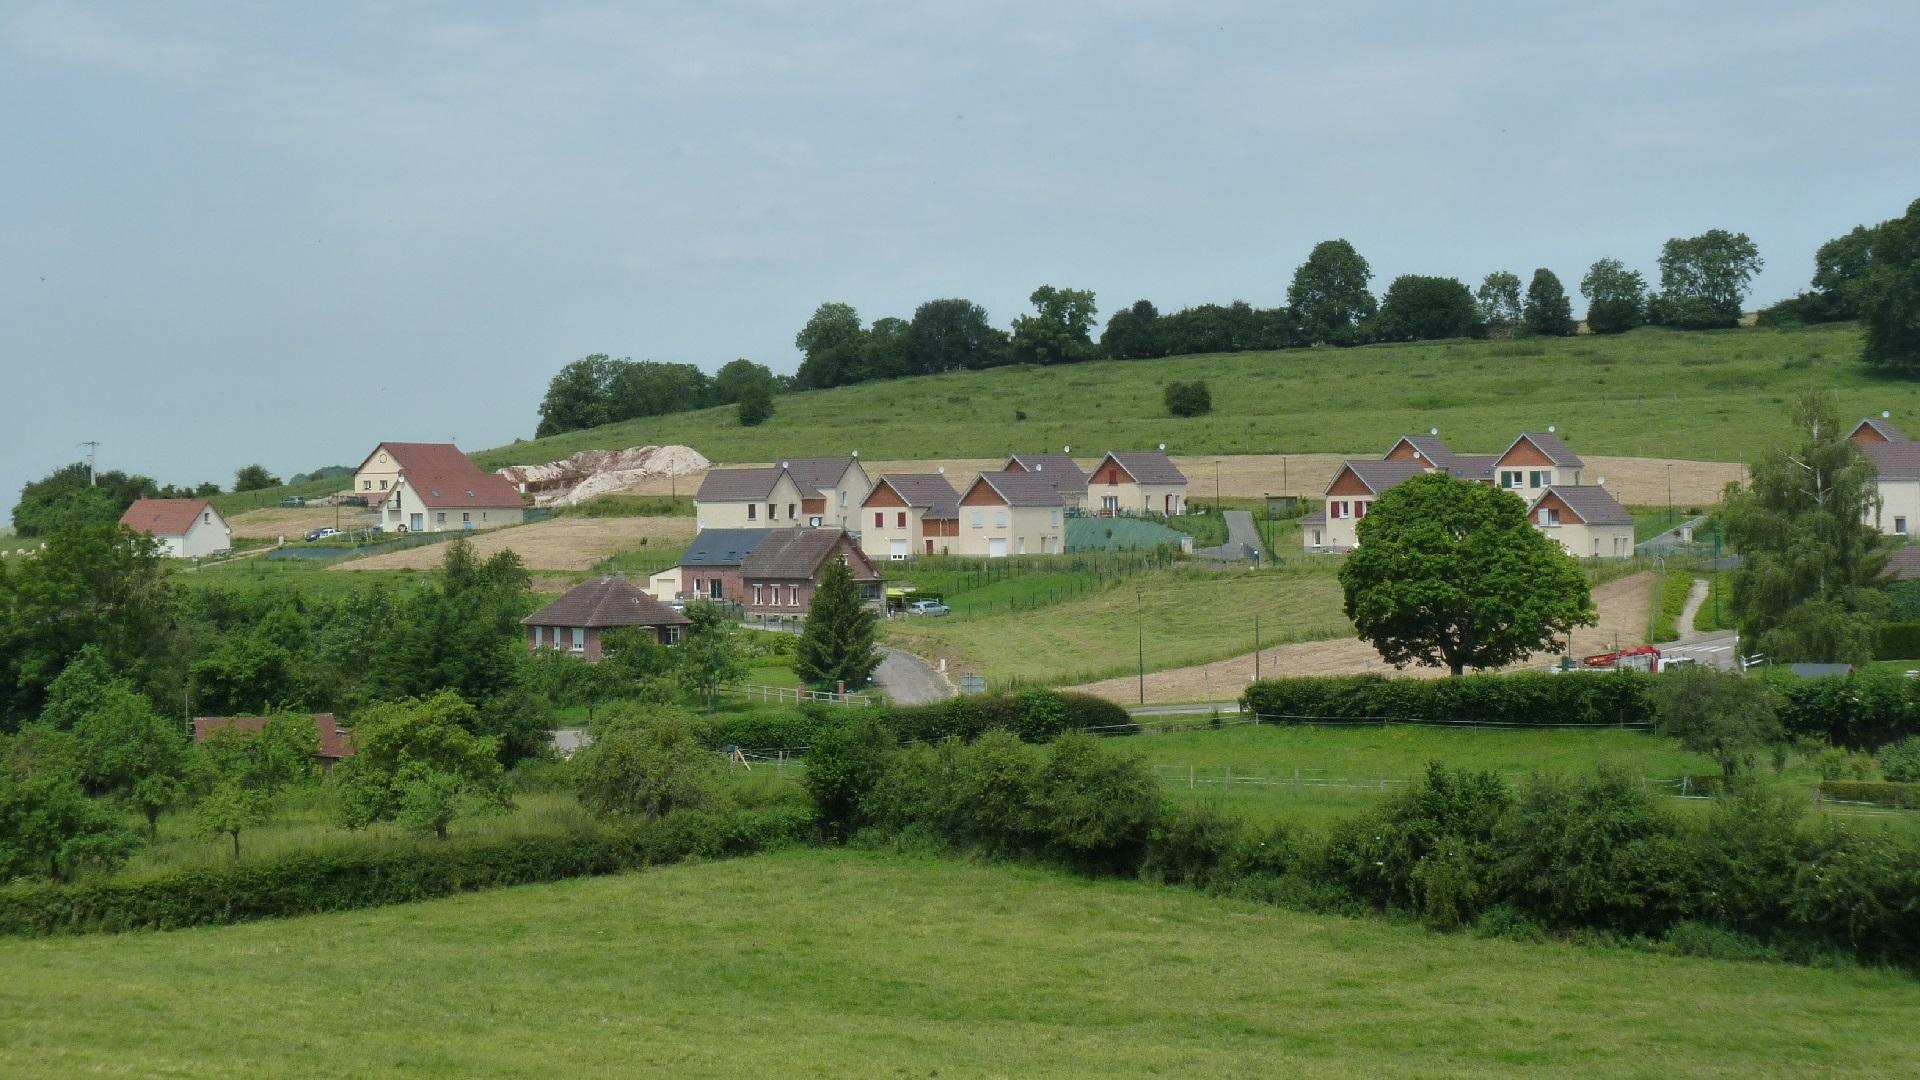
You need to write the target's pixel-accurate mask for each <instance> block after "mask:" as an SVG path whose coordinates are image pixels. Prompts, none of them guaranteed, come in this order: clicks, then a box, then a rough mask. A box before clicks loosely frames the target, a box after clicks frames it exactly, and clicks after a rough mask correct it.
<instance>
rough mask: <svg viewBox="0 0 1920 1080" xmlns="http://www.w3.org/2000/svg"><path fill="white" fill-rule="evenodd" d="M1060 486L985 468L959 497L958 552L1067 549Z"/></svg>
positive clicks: (993, 555)
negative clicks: (985, 470) (986, 470)
mask: <svg viewBox="0 0 1920 1080" xmlns="http://www.w3.org/2000/svg"><path fill="white" fill-rule="evenodd" d="M1065 515H1066V508H1065V506H1064V505H1062V503H1061V499H1060V489H1059V488H1056V487H1054V486H1053V483H1052V481H1050V480H1047V479H1046V478H1044V477H1042V476H1039V475H1036V474H1034V473H1018V472H991V471H988V472H983V473H981V474H980V476H979V478H978V479H976V480H974V482H973V486H971V487H969V488H967V491H966V494H964V495H962V496H960V521H959V533H960V535H959V536H958V537H957V538H955V540H954V544H953V553H954V554H956V555H975V556H978V555H985V556H987V557H988V558H994V559H997V558H1001V557H1002V556H1006V555H1054V554H1058V553H1060V552H1063V551H1065V550H1067V528H1066V522H1065V520H1064V518H1065Z"/></svg>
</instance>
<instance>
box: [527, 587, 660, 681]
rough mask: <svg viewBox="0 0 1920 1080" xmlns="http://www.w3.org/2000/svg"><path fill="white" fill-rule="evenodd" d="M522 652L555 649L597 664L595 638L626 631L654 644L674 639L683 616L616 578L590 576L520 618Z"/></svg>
mask: <svg viewBox="0 0 1920 1080" xmlns="http://www.w3.org/2000/svg"><path fill="white" fill-rule="evenodd" d="M520 625H522V626H525V627H526V628H527V648H528V649H533V650H537V649H559V650H562V651H564V652H568V653H571V654H573V655H575V656H582V657H585V658H586V659H588V660H599V659H600V658H601V656H602V655H603V654H602V648H601V644H602V642H601V638H602V635H603V634H605V633H606V632H607V631H609V630H617V629H624V628H632V629H637V630H642V631H647V632H650V633H652V635H653V638H654V640H655V641H658V642H659V643H660V644H662V645H672V644H674V643H675V642H677V641H679V640H680V633H681V629H682V628H683V627H685V626H686V625H687V617H686V616H685V615H682V614H680V613H679V612H677V611H675V610H673V609H672V608H671V607H668V606H667V605H666V604H663V603H661V602H660V601H658V600H655V599H654V598H653V597H652V596H650V595H649V594H648V593H647V591H646V590H645V589H643V588H641V587H640V586H639V585H636V584H635V583H633V582H632V581H629V580H628V579H626V578H624V577H621V576H619V575H617V574H616V575H611V576H607V577H597V578H592V579H590V580H587V581H583V582H581V583H580V584H578V585H575V586H574V587H573V588H571V589H568V590H567V591H566V592H565V593H564V594H562V595H561V597H560V598H559V599H558V600H555V601H554V602H553V603H551V604H548V605H547V606H546V607H543V608H541V609H540V610H539V611H536V612H534V613H533V614H531V615H529V616H527V617H526V618H524V619H521V620H520Z"/></svg>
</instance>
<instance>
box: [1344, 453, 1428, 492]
mask: <svg viewBox="0 0 1920 1080" xmlns="http://www.w3.org/2000/svg"><path fill="white" fill-rule="evenodd" d="M1426 471H1427V466H1426V463H1425V462H1421V461H1348V462H1344V463H1342V464H1341V466H1340V469H1339V471H1338V472H1335V473H1334V474H1333V479H1332V480H1329V481H1327V490H1329V491H1331V490H1333V485H1334V484H1335V483H1336V482H1337V481H1338V480H1339V479H1340V474H1341V473H1345V472H1351V473H1353V475H1354V477H1355V479H1357V480H1359V481H1360V482H1361V483H1362V484H1365V485H1366V486H1367V490H1368V491H1371V492H1373V493H1374V494H1375V495H1378V494H1380V493H1381V492H1383V491H1385V490H1387V489H1388V488H1391V487H1396V486H1398V485H1400V484H1404V483H1406V482H1407V481H1409V480H1411V479H1413V478H1414V477H1416V476H1419V475H1420V474H1421V473H1424V472H1426Z"/></svg>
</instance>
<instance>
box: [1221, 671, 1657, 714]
mask: <svg viewBox="0 0 1920 1080" xmlns="http://www.w3.org/2000/svg"><path fill="white" fill-rule="evenodd" d="M1652 685H1653V677H1652V676H1650V675H1647V674H1645V673H1644V672H1637V671H1615V672H1594V671H1575V672H1567V673H1565V674H1559V675H1550V674H1546V673H1544V672H1523V673H1519V674H1514V675H1465V676H1462V677H1460V678H1457V679H1407V678H1399V679H1392V678H1387V677H1385V676H1381V675H1351V676H1332V677H1325V678H1302V679H1264V680H1262V681H1260V682H1257V683H1254V684H1253V685H1252V686H1249V687H1248V688H1247V691H1246V693H1245V694H1243V695H1242V696H1241V699H1240V700H1241V707H1242V708H1243V709H1247V710H1250V711H1252V712H1255V713H1258V714H1259V715H1260V717H1261V718H1262V720H1276V721H1280V722H1287V721H1289V720H1296V721H1302V722H1304V721H1310V720H1357V721H1364V720H1373V721H1380V720H1402V721H1426V722H1456V721H1475V722H1479V723H1491V724H1511V725H1519V726H1534V725H1548V724H1650V723H1652V722H1653V702H1652V696H1651V694H1650V690H1651V687H1652Z"/></svg>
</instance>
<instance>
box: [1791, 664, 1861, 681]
mask: <svg viewBox="0 0 1920 1080" xmlns="http://www.w3.org/2000/svg"><path fill="white" fill-rule="evenodd" d="M1787 670H1789V671H1791V672H1793V673H1794V674H1795V675H1798V676H1800V677H1801V678H1803V679H1819V678H1824V677H1826V676H1829V675H1851V674H1853V665H1852V664H1788V665H1787Z"/></svg>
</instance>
